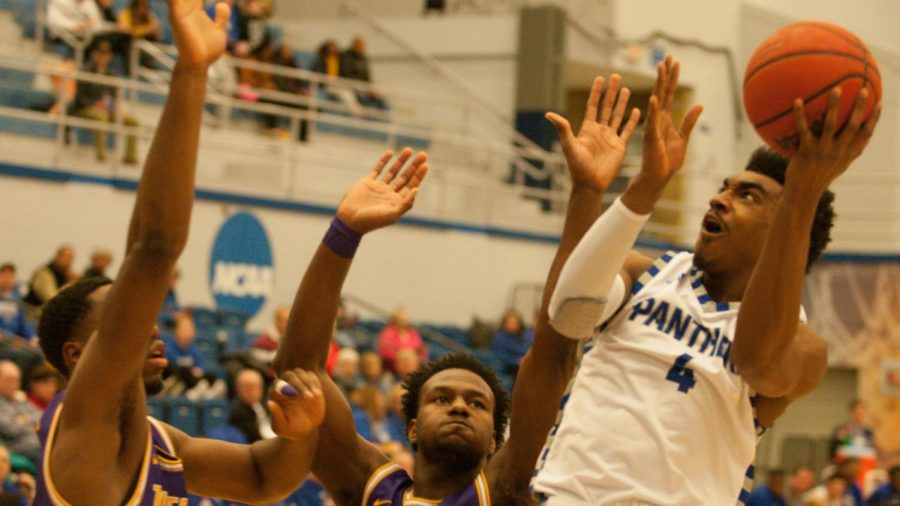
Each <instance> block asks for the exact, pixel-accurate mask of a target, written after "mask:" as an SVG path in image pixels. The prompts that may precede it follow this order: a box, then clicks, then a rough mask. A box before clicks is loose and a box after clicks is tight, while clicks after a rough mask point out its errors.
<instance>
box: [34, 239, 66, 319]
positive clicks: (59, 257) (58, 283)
mask: <svg viewBox="0 0 900 506" xmlns="http://www.w3.org/2000/svg"><path fill="white" fill-rule="evenodd" d="M74 260H75V250H74V249H73V248H72V246H69V245H63V246H60V247H59V249H57V250H56V255H55V256H54V257H53V260H51V261H50V263H48V264H47V265H42V266H41V267H39V268H38V269H37V270H36V271H34V273H33V274H32V275H31V280H30V281H29V282H28V295H26V296H25V299H24V301H25V302H26V303H27V304H29V306H31V309H32V310H31V311H30V314H29V315H28V318H29V319H30V320H32V321H37V319H38V318H39V316H40V308H41V307H42V306H43V305H44V304H46V303H47V301H48V300H50V299H51V298H53V296H54V295H56V293H57V292H59V290H60V288H62V287H63V286H65V285H66V283H69V282H70V281H74V280H75V278H76V277H77V276H76V275H75V273H74V272H72V262H73V261H74Z"/></svg>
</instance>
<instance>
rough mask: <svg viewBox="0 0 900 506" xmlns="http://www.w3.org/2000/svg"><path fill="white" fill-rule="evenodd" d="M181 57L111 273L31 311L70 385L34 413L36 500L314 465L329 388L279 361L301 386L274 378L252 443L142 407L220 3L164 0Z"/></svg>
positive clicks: (161, 494) (220, 29) (135, 493)
mask: <svg viewBox="0 0 900 506" xmlns="http://www.w3.org/2000/svg"><path fill="white" fill-rule="evenodd" d="M168 6H169V16H170V19H171V24H172V28H173V30H174V35H175V41H176V45H177V46H178V61H177V62H176V65H175V68H174V69H173V71H172V81H171V88H170V92H169V96H168V98H167V101H166V105H165V109H164V111H163V114H162V117H161V119H160V122H159V126H158V128H157V130H156V135H155V137H154V140H153V145H152V147H151V148H150V152H149V154H148V156H147V162H146V165H145V167H144V172H143V175H142V176H141V182H140V185H139V187H138V190H137V199H136V202H135V206H134V211H133V214H132V216H131V223H130V226H129V230H128V239H127V245H126V250H125V259H124V261H123V263H122V267H121V270H120V271H119V273H118V276H117V277H116V280H115V282H111V281H109V280H108V279H105V278H89V279H85V280H83V281H79V282H76V283H75V284H73V285H72V286H70V287H68V288H65V289H63V290H62V291H60V292H59V293H58V294H57V295H56V296H55V297H54V298H53V299H51V300H50V301H49V302H48V303H47V304H46V305H45V306H44V311H43V314H42V316H41V320H40V324H39V335H40V336H41V347H42V349H43V351H44V354H45V356H46V358H47V360H48V361H50V363H51V364H53V366H54V367H56V368H57V369H59V370H60V371H61V372H62V373H63V374H64V375H65V376H66V377H67V378H68V380H69V381H68V387H67V389H66V390H65V391H64V392H63V393H61V394H60V395H58V396H57V397H56V399H54V401H53V402H52V403H51V404H50V406H48V408H47V410H46V411H45V413H44V416H43V417H42V419H41V427H40V430H39V436H40V439H41V444H42V446H43V454H42V458H41V459H40V461H39V473H38V490H37V497H36V499H35V504H36V505H38V506H49V505H63V504H77V505H87V504H89V505H92V506H94V505H97V506H119V505H129V506H132V505H134V506H136V505H141V506H151V505H161V504H168V505H178V506H186V505H187V503H188V491H190V492H192V493H194V494H196V495H204V496H211V497H219V498H225V499H230V500H234V501H239V502H242V503H255V504H259V503H271V502H274V501H277V500H280V499H281V498H283V497H286V496H287V495H289V494H290V493H291V492H292V491H293V490H295V489H296V488H297V487H298V486H299V485H300V483H301V482H302V481H303V479H304V478H305V476H306V474H307V473H308V471H309V468H310V463H311V459H312V455H313V452H314V450H315V446H316V438H317V430H316V429H317V426H318V425H319V424H320V423H321V421H322V418H323V416H324V411H325V407H324V398H323V396H322V395H321V390H320V388H319V386H318V380H317V378H316V377H315V376H314V375H312V374H310V373H307V372H304V371H300V370H295V371H282V373H281V379H282V380H283V381H285V382H287V383H288V385H290V386H291V387H293V389H294V390H296V392H290V391H289V390H290V389H288V393H296V394H298V395H283V394H281V393H279V392H273V394H272V399H273V402H271V403H270V407H271V408H272V416H273V423H272V424H273V428H274V429H275V432H276V433H278V435H279V437H277V438H275V439H270V440H266V441H260V442H258V443H254V444H253V445H235V444H230V443H225V442H222V441H213V440H208V439H201V438H194V437H190V436H188V435H187V434H185V433H183V432H182V431H180V430H178V429H176V428H174V427H172V426H170V425H168V424H165V423H163V422H160V421H158V420H155V419H153V418H151V417H148V416H147V402H146V395H148V394H150V395H152V394H153V393H157V392H159V391H160V389H161V386H162V372H163V370H164V369H165V367H166V359H165V347H164V345H163V342H162V341H161V340H160V339H159V331H158V330H157V329H156V325H155V324H156V318H157V316H158V315H159V312H160V308H161V306H162V304H163V299H164V297H165V294H166V291H167V290H168V288H169V286H170V280H171V273H172V270H173V269H174V267H175V262H176V260H177V259H178V256H179V255H180V253H181V251H182V249H183V248H184V245H185V243H186V242H187V238H188V227H189V223H190V218H191V207H192V205H193V200H194V173H195V166H196V159H197V146H198V142H199V135H200V123H201V115H202V112H203V102H204V96H205V92H206V75H207V69H208V67H209V65H210V64H212V63H213V62H214V61H215V60H216V59H217V58H218V57H219V56H220V55H221V54H222V52H223V51H224V49H225V39H226V37H225V24H226V22H227V19H228V17H229V16H228V14H229V9H228V7H227V6H226V5H224V4H219V5H218V6H217V9H216V19H215V20H214V21H213V20H211V19H210V18H209V17H208V16H207V15H206V13H205V12H204V10H203V2H202V0H168Z"/></svg>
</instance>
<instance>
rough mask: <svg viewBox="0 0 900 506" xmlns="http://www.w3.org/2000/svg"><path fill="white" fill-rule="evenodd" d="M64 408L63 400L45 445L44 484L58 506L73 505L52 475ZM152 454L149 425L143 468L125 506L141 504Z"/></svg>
mask: <svg viewBox="0 0 900 506" xmlns="http://www.w3.org/2000/svg"><path fill="white" fill-rule="evenodd" d="M62 410H63V403H62V402H61V403H59V406H58V407H57V408H56V412H55V413H53V420H52V421H51V422H50V427H49V428H48V429H47V443H46V445H45V446H44V462H43V466H42V471H43V472H44V485H45V486H46V487H47V497H49V498H50V501H52V502H53V504H54V505H56V506H72V505H71V504H70V503H69V502H68V501H66V500H65V499H63V496H62V494H60V493H59V490H57V489H56V485H55V484H54V483H53V476H51V474H50V454H51V452H52V451H53V441H54V440H55V439H56V430H57V428H58V425H59V417H60V414H61V413H62ZM152 454H153V432H152V430H151V429H150V426H149V425H148V426H147V444H146V446H145V449H144V458H143V459H141V468H140V471H139V474H138V476H139V478H138V481H137V484H136V485H135V488H134V490H133V491H132V493H131V497H130V498H129V499H128V501H126V502H125V503H124V506H139V505H140V504H141V500H142V499H143V492H144V487H146V486H147V475H148V474H149V471H150V455H152Z"/></svg>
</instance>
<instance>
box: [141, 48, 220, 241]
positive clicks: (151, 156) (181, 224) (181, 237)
mask: <svg viewBox="0 0 900 506" xmlns="http://www.w3.org/2000/svg"><path fill="white" fill-rule="evenodd" d="M205 94H206V71H205V69H204V70H200V69H191V70H188V69H184V68H181V67H179V66H178V65H177V64H176V67H175V70H174V71H173V73H172V82H171V86H170V91H169V96H168V99H167V100H166V106H165V108H164V110H163V113H162V116H161V118H160V121H159V124H158V126H157V129H156V134H155V136H154V138H153V144H152V145H151V147H150V152H149V153H148V155H147V161H146V163H145V165H144V174H143V176H142V177H141V184H140V188H139V190H138V197H137V202H136V203H135V216H134V219H133V222H132V226H130V227H129V237H128V239H129V244H128V248H127V251H131V249H132V248H133V247H135V246H137V245H142V246H144V247H149V248H153V249H156V250H159V251H161V252H164V253H166V254H167V255H168V256H173V257H177V256H178V254H180V253H181V250H182V249H183V248H184V245H185V243H186V242H187V236H188V228H189V224H190V218H191V207H192V205H193V201H194V175H195V169H196V165H197V150H198V145H199V136H200V124H201V117H202V113H203V101H204V97H205Z"/></svg>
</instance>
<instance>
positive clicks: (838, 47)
mask: <svg viewBox="0 0 900 506" xmlns="http://www.w3.org/2000/svg"><path fill="white" fill-rule="evenodd" d="M835 86H840V87H841V92H842V94H841V105H840V109H839V111H840V114H839V115H838V126H839V128H840V127H842V126H843V125H844V122H845V121H846V120H847V118H848V117H849V116H850V111H851V110H852V109H853V103H854V102H855V100H856V94H857V92H859V90H861V89H862V88H868V90H869V98H868V102H867V103H866V109H865V111H864V112H865V114H864V118H868V117H869V115H870V114H871V113H872V110H873V109H874V108H875V104H877V103H878V101H879V100H881V75H880V74H879V73H878V64H877V63H876V62H875V58H874V57H872V53H870V52H869V48H867V47H866V45H865V44H864V43H863V42H862V41H861V40H859V38H858V37H856V36H855V35H853V34H852V33H850V32H849V31H847V30H845V29H843V28H841V27H840V26H837V25H833V24H831V23H824V22H821V21H804V22H801V23H794V24H792V25H788V26H785V27H784V28H782V29H780V30H778V31H777V32H775V33H773V34H772V35H770V36H769V38H767V39H766V40H764V41H763V42H762V44H760V45H759V47H757V48H756V51H755V52H754V53H753V56H752V57H751V58H750V63H748V64H747V70H746V72H745V73H744V109H745V110H746V111H747V116H748V117H749V119H750V122H751V123H753V128H755V129H756V131H757V132H758V133H759V135H760V136H761V137H762V138H763V140H764V141H766V143H767V144H768V145H769V146H771V147H772V149H774V150H775V151H777V152H778V153H781V154H782V155H785V156H790V155H791V154H792V153H793V152H794V151H795V150H796V149H797V146H798V144H799V138H798V137H797V132H796V129H795V126H794V116H793V110H792V108H791V105H792V104H793V102H794V100H795V99H797V98H802V99H803V102H804V104H805V110H806V120H807V121H808V122H809V125H810V128H811V130H812V131H813V132H814V133H819V132H821V129H822V125H823V124H824V120H825V110H826V109H827V107H828V96H829V92H830V91H831V89H832V88H834V87H835Z"/></svg>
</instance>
